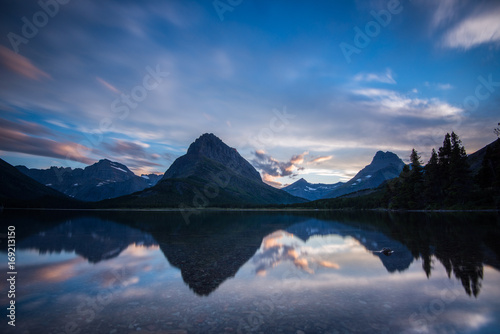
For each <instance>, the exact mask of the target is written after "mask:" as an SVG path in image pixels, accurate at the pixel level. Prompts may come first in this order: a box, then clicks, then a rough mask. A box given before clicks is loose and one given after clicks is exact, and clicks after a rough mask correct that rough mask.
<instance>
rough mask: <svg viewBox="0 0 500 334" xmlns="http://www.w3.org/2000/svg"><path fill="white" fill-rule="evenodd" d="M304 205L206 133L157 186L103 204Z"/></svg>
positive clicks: (138, 205)
mask: <svg viewBox="0 0 500 334" xmlns="http://www.w3.org/2000/svg"><path fill="white" fill-rule="evenodd" d="M301 202H306V200H305V199H302V198H298V197H295V196H292V195H290V194H289V193H287V192H285V191H283V190H280V189H276V188H273V187H271V186H269V185H267V184H265V183H264V182H262V179H261V177H260V174H259V173H258V172H257V171H256V170H255V168H254V167H253V166H252V165H251V164H250V163H249V162H248V161H246V160H245V159H244V158H243V157H242V156H241V155H240V154H239V153H238V151H236V149H234V148H231V147H229V146H227V145H226V144H225V143H223V142H222V140H220V139H219V138H217V137H216V136H215V135H213V134H204V135H202V136H201V137H199V138H198V139H196V141H195V142H194V143H192V144H191V145H190V146H189V149H188V151H187V153H186V154H185V155H183V156H181V157H179V158H177V160H175V161H174V163H173V164H172V165H171V166H170V168H169V169H168V170H167V171H166V172H165V175H164V176H163V178H162V180H161V181H160V182H158V183H157V184H156V186H154V187H152V188H149V189H146V190H144V191H141V192H138V193H135V194H131V195H128V196H124V197H121V198H118V199H116V200H111V201H106V202H104V203H102V204H103V206H112V207H116V206H118V207H123V206H126V207H182V208H203V207H213V206H223V207H228V206H238V207H241V206H247V205H250V206H252V205H267V204H292V203H301Z"/></svg>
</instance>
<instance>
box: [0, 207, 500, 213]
mask: <svg viewBox="0 0 500 334" xmlns="http://www.w3.org/2000/svg"><path fill="white" fill-rule="evenodd" d="M8 210H15V211H18V210H26V211H89V212H97V211H104V212H114V211H138V212H144V211H148V212H186V211H187V212H193V211H195V212H196V211H201V212H259V211H261V212H316V211H317V212H320V211H321V212H328V211H331V212H334V211H340V212H349V211H358V212H359V211H380V212H423V213H452V212H470V213H475V212H477V213H479V212H499V213H500V209H477V210H472V209H467V210H451V209H450V210H448V209H437V210H391V209H382V208H379V209H351V208H346V209H311V208H216V207H214V208H200V209H195V208H190V209H180V208H108V209H79V208H3V210H1V211H0V212H2V211H8Z"/></svg>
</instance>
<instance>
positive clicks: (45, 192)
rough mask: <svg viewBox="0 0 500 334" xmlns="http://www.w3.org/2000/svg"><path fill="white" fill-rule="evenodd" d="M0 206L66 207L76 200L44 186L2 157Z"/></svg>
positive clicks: (0, 165) (0, 161)
mask: <svg viewBox="0 0 500 334" xmlns="http://www.w3.org/2000/svg"><path fill="white" fill-rule="evenodd" d="M0 184H1V187H0V206H2V205H5V206H6V207H38V208H43V207H64V206H69V205H76V201H74V200H72V199H71V198H69V197H67V196H65V195H64V194H62V193H60V192H58V191H56V190H54V189H52V188H49V187H47V186H44V185H43V184H41V183H39V182H37V181H35V180H33V179H32V178H30V177H28V176H26V175H24V174H23V173H21V172H20V171H18V170H17V169H16V168H15V167H14V166H12V165H10V164H9V163H7V162H6V161H4V160H2V159H0Z"/></svg>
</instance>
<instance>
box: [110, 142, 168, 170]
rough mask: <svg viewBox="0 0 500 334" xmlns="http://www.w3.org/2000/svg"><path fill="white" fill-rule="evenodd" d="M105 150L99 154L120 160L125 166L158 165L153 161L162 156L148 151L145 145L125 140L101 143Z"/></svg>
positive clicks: (158, 165) (133, 167) (134, 167)
mask: <svg viewBox="0 0 500 334" xmlns="http://www.w3.org/2000/svg"><path fill="white" fill-rule="evenodd" d="M103 147H104V149H105V151H106V152H102V153H101V154H103V155H105V156H106V157H110V158H111V159H112V160H116V161H120V162H121V163H123V164H125V165H127V167H129V168H132V169H136V168H142V167H160V166H162V165H161V164H158V163H156V162H153V161H154V160H158V159H160V158H161V157H162V156H161V155H160V154H158V153H149V152H147V151H146V149H145V147H144V146H142V145H139V144H137V143H133V142H130V141H125V140H115V141H114V142H113V143H103Z"/></svg>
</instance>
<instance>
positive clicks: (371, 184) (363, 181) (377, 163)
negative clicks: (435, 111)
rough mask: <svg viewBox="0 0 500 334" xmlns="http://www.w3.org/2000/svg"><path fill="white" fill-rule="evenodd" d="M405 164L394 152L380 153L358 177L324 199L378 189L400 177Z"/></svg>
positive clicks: (334, 190)
mask: <svg viewBox="0 0 500 334" xmlns="http://www.w3.org/2000/svg"><path fill="white" fill-rule="evenodd" d="M404 165H405V163H404V162H403V160H401V159H400V158H399V157H398V156H397V155H396V154H394V153H392V152H385V153H384V152H382V151H378V152H377V153H376V154H375V156H374V157H373V160H372V162H371V163H370V164H369V165H368V166H366V167H365V168H363V169H362V170H360V171H359V172H358V174H356V176H354V177H353V178H352V179H350V180H349V181H348V182H346V183H345V184H343V185H340V186H339V187H336V188H335V189H333V190H332V191H330V192H329V193H328V194H326V195H325V196H324V197H323V198H335V197H339V196H342V195H345V194H349V193H353V192H356V191H360V190H364V189H371V188H376V187H378V186H379V185H380V184H382V182H384V181H386V180H390V179H393V178H396V177H398V176H399V174H400V173H401V171H402V170H403V166H404Z"/></svg>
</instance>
